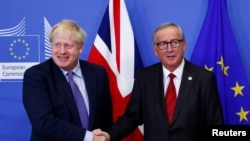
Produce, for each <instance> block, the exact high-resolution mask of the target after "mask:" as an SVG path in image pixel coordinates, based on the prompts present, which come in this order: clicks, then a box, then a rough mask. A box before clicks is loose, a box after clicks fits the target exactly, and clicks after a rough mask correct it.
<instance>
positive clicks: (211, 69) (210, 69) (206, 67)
mask: <svg viewBox="0 0 250 141" xmlns="http://www.w3.org/2000/svg"><path fill="white" fill-rule="evenodd" d="M205 69H206V70H209V71H213V69H214V68H213V67H211V68H209V67H208V66H207V65H205Z"/></svg>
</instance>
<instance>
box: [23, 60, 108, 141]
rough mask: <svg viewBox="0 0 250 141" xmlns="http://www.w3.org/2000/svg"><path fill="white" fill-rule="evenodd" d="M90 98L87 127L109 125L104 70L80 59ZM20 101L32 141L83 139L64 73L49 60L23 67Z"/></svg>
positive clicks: (82, 131)
mask: <svg viewBox="0 0 250 141" xmlns="http://www.w3.org/2000/svg"><path fill="white" fill-rule="evenodd" d="M80 67H81V70H82V74H83V76H84V81H85V84H86V89H87V92H88V97H89V108H90V115H89V128H90V130H91V131H92V130H93V129H96V128H101V129H106V128H107V127H108V126H109V125H111V124H112V103H111V95H110V90H109V82H108V77H107V73H106V71H105V69H104V68H103V67H100V66H98V65H95V64H91V63H89V62H86V61H83V60H80ZM23 104H24V106H25V109H26V111H27V114H28V117H29V120H30V122H31V125H32V133H31V139H30V140H32V141H59V140H60V141H83V138H84V136H85V131H86V130H85V129H83V128H82V127H81V121H80V118H79V114H78V111H77V107H76V104H75V101H74V98H73V94H72V91H71V88H70V85H69V84H68V82H67V80H66V78H65V76H64V74H63V73H62V71H61V70H60V69H59V67H57V66H56V64H55V63H54V62H53V60H52V59H49V60H47V61H45V62H43V63H41V64H39V65H36V66H33V67H31V68H29V69H27V70H26V72H25V74H24V79H23Z"/></svg>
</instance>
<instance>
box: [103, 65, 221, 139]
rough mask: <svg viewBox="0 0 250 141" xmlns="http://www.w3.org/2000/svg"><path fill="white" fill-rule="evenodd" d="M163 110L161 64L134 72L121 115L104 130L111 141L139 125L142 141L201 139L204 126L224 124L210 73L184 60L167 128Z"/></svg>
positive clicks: (125, 134) (204, 132)
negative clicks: (170, 120)
mask: <svg viewBox="0 0 250 141" xmlns="http://www.w3.org/2000/svg"><path fill="white" fill-rule="evenodd" d="M191 78H192V79H191ZM165 111H166V109H165V103H164V88H163V71H162V64H161V63H158V64H155V65H153V66H150V67H148V68H145V69H143V70H142V71H140V72H138V73H137V76H136V78H135V82H134V87H133V91H132V95H131V99H130V101H129V103H128V106H127V108H126V111H125V114H124V115H123V116H122V117H120V118H119V119H118V121H117V122H116V123H115V125H114V126H112V128H110V129H109V130H107V131H108V132H109V134H110V137H111V141H114V140H120V139H121V138H122V137H125V136H127V135H128V134H129V133H131V131H133V130H134V129H135V128H136V127H137V126H138V125H141V124H144V140H145V141H203V140H205V138H204V136H205V135H204V134H206V131H207V126H209V125H217V124H218V125H220V124H224V119H223V113H222V108H221V104H220V99H219V94H218V90H217V83H216V79H215V76H214V75H213V73H212V72H210V71H207V70H204V69H201V68H200V67H198V66H196V65H194V64H191V63H190V62H188V61H186V60H185V66H184V70H183V75H182V81H181V85H180V89H179V95H178V99H177V103H176V109H175V113H174V117H173V123H172V124H171V125H170V126H169V125H168V122H167V116H166V112H165Z"/></svg>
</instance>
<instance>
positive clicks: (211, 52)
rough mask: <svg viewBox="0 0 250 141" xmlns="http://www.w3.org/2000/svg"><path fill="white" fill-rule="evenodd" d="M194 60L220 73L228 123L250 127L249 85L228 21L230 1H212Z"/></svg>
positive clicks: (197, 43) (220, 84)
mask: <svg viewBox="0 0 250 141" xmlns="http://www.w3.org/2000/svg"><path fill="white" fill-rule="evenodd" d="M190 61H192V62H194V63H196V64H198V65H200V66H203V67H205V68H206V69H208V70H210V71H213V72H214V73H215V74H216V76H217V82H218V87H219V93H220V98H221V102H222V106H223V112H224V116H225V121H226V124H231V125H233V124H249V122H248V117H249V116H250V114H249V111H250V104H249V103H250V89H249V82H248V80H247V76H246V72H245V70H244V66H243V63H242V60H241V57H240V54H239V51H238V48H237V44H236V40H235V38H234V34H233V31H232V27H231V24H230V21H229V18H228V14H227V5H226V0H209V5H208V10H207V14H206V17H205V20H204V22H203V25H202V28H201V31H200V35H199V37H198V40H197V42H196V46H195V48H194V51H193V54H192V56H191V59H190Z"/></svg>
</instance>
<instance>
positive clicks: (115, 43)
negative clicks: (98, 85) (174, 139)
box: [88, 0, 143, 141]
mask: <svg viewBox="0 0 250 141" xmlns="http://www.w3.org/2000/svg"><path fill="white" fill-rule="evenodd" d="M88 61H90V62H93V63H96V64H99V65H102V66H104V67H105V69H106V70H107V72H108V76H109V81H110V82H109V83H110V90H111V95H112V102H113V112H114V120H115V121H116V120H117V118H118V117H119V116H121V115H122V114H123V113H124V111H125V108H126V105H127V103H128V100H129V98H130V94H131V91H132V87H133V82H134V73H135V71H136V69H140V68H142V67H143V65H142V61H141V58H140V55H139V53H138V50H137V45H136V42H135V38H134V34H133V30H132V26H131V23H130V19H129V15H128V12H127V9H126V5H125V2H124V0H110V1H109V5H108V7H107V9H106V11H105V13H104V16H103V19H102V22H101V25H100V27H99V30H98V33H97V35H96V38H95V41H94V45H93V47H92V49H91V51H90V54H89V57H88ZM142 140H143V130H141V128H140V127H138V129H136V130H135V131H134V132H133V133H132V134H131V135H130V136H128V137H127V138H125V139H124V141H142Z"/></svg>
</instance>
